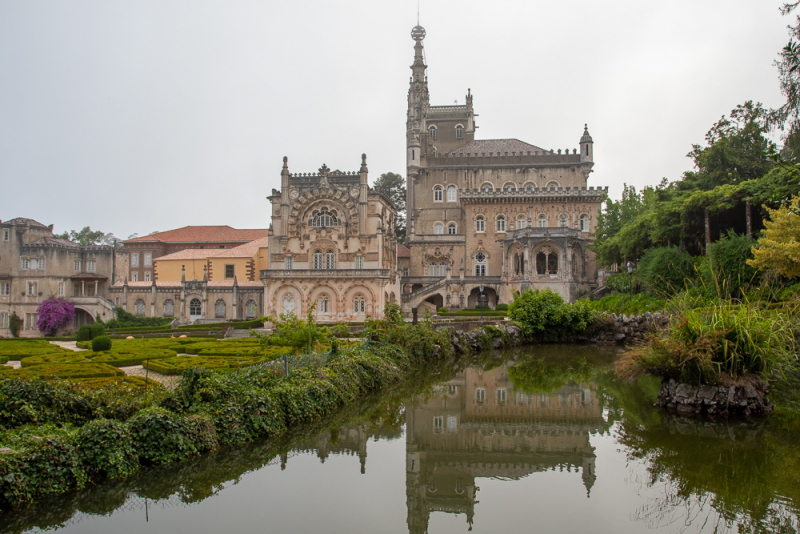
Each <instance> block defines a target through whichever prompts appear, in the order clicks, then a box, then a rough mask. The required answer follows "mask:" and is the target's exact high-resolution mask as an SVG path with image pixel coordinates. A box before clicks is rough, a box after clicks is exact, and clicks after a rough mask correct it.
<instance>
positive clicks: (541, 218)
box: [539, 213, 547, 228]
mask: <svg viewBox="0 0 800 534" xmlns="http://www.w3.org/2000/svg"><path fill="white" fill-rule="evenodd" d="M539 228H547V215H545V214H544V213H542V214H541V215H539Z"/></svg>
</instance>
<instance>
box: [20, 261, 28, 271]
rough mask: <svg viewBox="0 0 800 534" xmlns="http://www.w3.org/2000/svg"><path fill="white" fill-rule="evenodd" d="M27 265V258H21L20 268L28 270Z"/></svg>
mask: <svg viewBox="0 0 800 534" xmlns="http://www.w3.org/2000/svg"><path fill="white" fill-rule="evenodd" d="M28 265H29V262H28V258H22V265H21V266H20V268H21V269H22V270H23V271H27V270H28Z"/></svg>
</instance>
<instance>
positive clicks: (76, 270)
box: [75, 260, 81, 273]
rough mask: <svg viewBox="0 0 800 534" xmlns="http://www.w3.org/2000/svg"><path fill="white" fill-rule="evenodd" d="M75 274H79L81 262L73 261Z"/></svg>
mask: <svg viewBox="0 0 800 534" xmlns="http://www.w3.org/2000/svg"><path fill="white" fill-rule="evenodd" d="M75 272H76V273H79V272H81V260H75Z"/></svg>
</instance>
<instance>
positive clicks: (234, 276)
mask: <svg viewBox="0 0 800 534" xmlns="http://www.w3.org/2000/svg"><path fill="white" fill-rule="evenodd" d="M233 285H234V286H238V285H239V283H238V282H237V281H236V275H235V274H234V275H233Z"/></svg>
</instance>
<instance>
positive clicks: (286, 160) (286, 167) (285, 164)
mask: <svg viewBox="0 0 800 534" xmlns="http://www.w3.org/2000/svg"><path fill="white" fill-rule="evenodd" d="M283 170H284V171H288V170H289V158H287V157H286V156H283Z"/></svg>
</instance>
